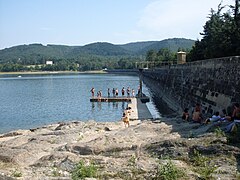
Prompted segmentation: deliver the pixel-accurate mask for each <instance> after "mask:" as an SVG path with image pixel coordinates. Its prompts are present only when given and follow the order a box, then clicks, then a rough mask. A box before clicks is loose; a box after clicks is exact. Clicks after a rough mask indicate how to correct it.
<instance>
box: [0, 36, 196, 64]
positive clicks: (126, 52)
mask: <svg viewBox="0 0 240 180" xmlns="http://www.w3.org/2000/svg"><path fill="white" fill-rule="evenodd" d="M194 43H195V41H194V40H191V39H185V38H172V39H165V40H162V41H141V42H130V43H126V44H112V43H109V42H94V43H90V44H86V45H83V46H67V45H54V44H47V45H42V44H39V43H34V44H29V45H26V44H24V45H18V46H13V47H10V48H5V49H2V50H0V63H18V62H20V63H21V61H23V60H24V61H25V63H26V64H37V63H40V62H41V61H45V60H46V59H48V60H49V59H53V60H56V59H72V60H78V59H79V58H80V59H81V58H85V59H87V58H88V57H98V58H110V57H111V58H112V57H115V58H119V59H120V58H123V57H125V58H126V57H128V58H129V57H139V55H146V53H147V51H149V50H151V49H153V50H156V51H159V50H160V49H161V48H168V49H170V50H171V51H173V52H177V50H178V49H179V48H184V49H191V48H192V46H193V45H194Z"/></svg>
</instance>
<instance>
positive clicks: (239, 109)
mask: <svg viewBox="0 0 240 180" xmlns="http://www.w3.org/2000/svg"><path fill="white" fill-rule="evenodd" d="M231 120H232V121H233V122H232V123H230V124H229V125H227V126H226V128H225V132H233V131H235V130H236V129H237V128H238V126H239V124H240V105H239V103H235V104H234V110H233V113H232V118H231Z"/></svg>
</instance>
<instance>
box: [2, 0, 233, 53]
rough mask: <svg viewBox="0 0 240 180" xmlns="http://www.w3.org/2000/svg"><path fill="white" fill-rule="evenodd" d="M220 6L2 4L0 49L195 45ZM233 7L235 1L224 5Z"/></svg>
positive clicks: (103, 1)
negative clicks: (178, 41) (166, 42)
mask: <svg viewBox="0 0 240 180" xmlns="http://www.w3.org/2000/svg"><path fill="white" fill-rule="evenodd" d="M220 1H221V0H0V49H4V48H8V47H12V46H16V45H21V44H31V43H41V44H43V45H46V44H62V45H85V44H89V43H93V42H109V43H113V44H125V43H129V42H136V41H150V40H157V41H158V40H163V39H167V38H173V37H179V38H180V37H183V38H189V39H194V40H196V39H197V38H199V39H200V38H201V36H200V35H199V33H200V32H202V31H203V25H204V24H205V22H206V21H207V16H208V14H209V13H210V9H211V8H213V9H215V10H216V9H217V6H218V4H219V3H220ZM223 4H232V5H233V4H234V0H223Z"/></svg>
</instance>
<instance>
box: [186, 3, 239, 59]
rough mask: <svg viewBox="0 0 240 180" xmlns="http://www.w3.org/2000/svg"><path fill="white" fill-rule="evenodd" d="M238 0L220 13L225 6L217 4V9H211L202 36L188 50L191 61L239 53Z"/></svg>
mask: <svg viewBox="0 0 240 180" xmlns="http://www.w3.org/2000/svg"><path fill="white" fill-rule="evenodd" d="M239 4H240V3H239V0H235V6H229V7H230V10H228V11H226V12H224V13H222V11H223V9H224V8H225V7H226V6H222V5H221V4H219V6H218V10H217V11H214V10H213V9H212V10H211V14H210V17H209V20H208V21H207V22H206V23H205V25H204V30H203V33H200V34H201V35H203V38H202V40H201V41H199V40H198V41H196V42H195V46H194V47H193V49H192V50H191V51H190V54H189V58H188V59H190V60H191V61H195V60H201V59H209V58H218V57H224V56H235V55H239V53H240V43H239V42H240V13H239Z"/></svg>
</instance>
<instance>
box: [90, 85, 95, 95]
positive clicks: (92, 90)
mask: <svg viewBox="0 0 240 180" xmlns="http://www.w3.org/2000/svg"><path fill="white" fill-rule="evenodd" d="M90 91H91V93H92V97H94V91H95V89H94V87H93V88H92V89H91V90H90Z"/></svg>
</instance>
